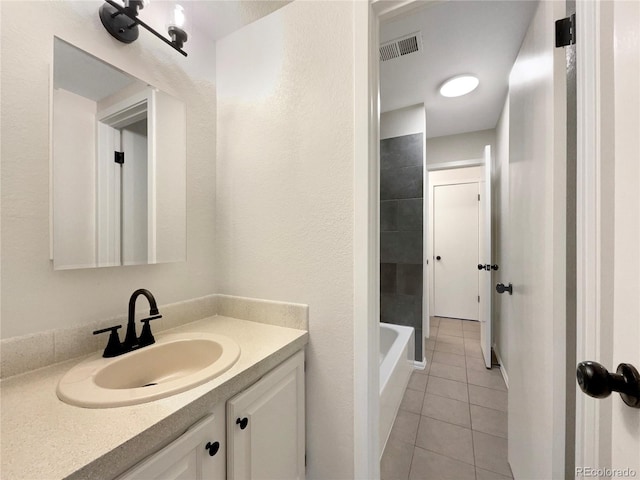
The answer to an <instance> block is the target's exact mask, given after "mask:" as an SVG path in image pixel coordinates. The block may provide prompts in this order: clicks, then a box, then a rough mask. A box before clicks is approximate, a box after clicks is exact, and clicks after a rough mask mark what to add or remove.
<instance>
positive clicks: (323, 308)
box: [216, 2, 354, 479]
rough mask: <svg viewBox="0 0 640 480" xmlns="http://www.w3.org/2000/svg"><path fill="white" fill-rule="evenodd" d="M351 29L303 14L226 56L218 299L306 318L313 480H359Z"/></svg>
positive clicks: (339, 12) (295, 8) (228, 43)
mask: <svg viewBox="0 0 640 480" xmlns="http://www.w3.org/2000/svg"><path fill="white" fill-rule="evenodd" d="M353 23H354V6H353V5H352V4H351V3H348V2H293V3H291V4H288V5H286V6H285V7H283V8H282V9H280V10H278V11H276V12H275V13H273V14H272V15H270V16H268V17H265V18H263V19H261V20H258V21H256V22H255V23H253V24H251V25H249V26H247V27H245V28H243V29H241V30H239V31H237V32H235V33H233V34H231V35H230V36H228V37H225V38H224V39H222V40H220V41H219V42H218V44H217V53H216V58H217V66H216V70H217V76H218V125H219V131H218V155H217V156H218V160H217V183H216V189H217V197H218V198H217V217H216V231H217V235H216V245H217V264H218V274H219V277H218V278H219V282H218V285H219V289H218V290H219V292H220V293H224V294H231V295H242V296H249V297H257V298H266V299H273V300H287V301H292V302H300V303H306V304H309V306H310V310H309V333H310V344H309V346H308V348H307V353H306V357H307V362H308V363H307V372H306V382H307V386H306V395H307V397H306V405H307V453H308V458H307V460H308V466H307V473H308V475H307V477H308V478H309V479H352V478H354V473H353V472H354V434H353V429H354V427H353V425H354V404H353V399H354V387H353V385H354V378H353V368H354V367H353V365H354V358H353V348H354V347H353V344H354V338H353V329H354V324H353V310H354V281H353V261H354V260H353V258H354V246H353V242H354V236H353V235H354V233H353V232H354V226H353V225H354V219H353V211H354V199H353V191H354V190H353V189H354V187H353V181H354V178H353V169H354V118H353V117H354V111H353V108H354V107H353V104H354V88H353V75H354V73H353V68H354V66H353V50H352V49H353V35H354V31H353ZM240 53H241V54H240Z"/></svg>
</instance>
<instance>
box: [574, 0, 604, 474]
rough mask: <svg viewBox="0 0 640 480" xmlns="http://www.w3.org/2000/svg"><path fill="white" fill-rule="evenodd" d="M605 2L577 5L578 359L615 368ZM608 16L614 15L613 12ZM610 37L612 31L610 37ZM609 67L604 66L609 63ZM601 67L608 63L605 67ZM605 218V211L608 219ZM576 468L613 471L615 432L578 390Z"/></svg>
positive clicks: (596, 405)
mask: <svg viewBox="0 0 640 480" xmlns="http://www.w3.org/2000/svg"><path fill="white" fill-rule="evenodd" d="M606 3H607V2H576V23H577V24H579V25H580V28H578V29H577V39H576V44H577V45H579V46H580V49H579V50H578V52H579V57H578V61H577V62H576V80H577V158H578V162H577V181H576V187H577V189H576V224H577V225H576V226H577V232H576V269H577V271H576V277H577V282H576V293H577V302H576V303H577V305H576V307H577V308H576V358H577V359H578V360H585V359H593V360H596V361H599V362H601V363H603V364H605V365H607V366H610V367H613V365H611V362H612V361H613V352H612V347H613V344H612V337H611V336H610V335H608V334H607V333H606V332H607V330H608V329H607V327H606V325H605V324H604V322H603V318H602V314H603V311H604V309H605V308H606V307H605V308H603V307H604V306H603V305H602V304H601V301H600V300H601V295H602V293H603V279H604V278H606V273H605V272H603V267H604V266H603V265H602V262H601V250H602V248H603V247H606V246H603V245H602V238H601V237H600V230H601V222H602V219H603V217H604V215H601V200H602V198H603V197H602V193H603V189H605V188H606V186H605V185H603V180H604V181H605V182H606V179H603V178H602V175H601V174H602V165H603V157H604V155H603V152H606V153H607V154H613V151H612V150H611V148H612V145H610V142H611V139H606V138H604V135H606V134H604V135H603V133H604V132H603V128H602V126H603V125H604V124H605V122H603V121H601V118H603V116H604V115H607V114H608V115H611V112H607V111H606V110H605V109H603V108H602V100H607V99H604V98H603V90H602V88H603V87H604V88H606V86H603V83H604V82H603V81H602V80H603V77H602V74H603V72H604V69H605V68H606V69H609V68H612V67H613V65H612V64H611V63H609V62H611V61H612V60H611V56H610V55H609V54H610V53H612V51H611V49H612V47H613V41H612V39H610V40H609V42H606V43H605V42H604V39H605V36H606V35H607V32H606V31H605V29H606V28H607V27H608V28H611V27H612V25H608V23H609V22H611V24H612V19H610V18H609V19H605V18H603V16H602V10H601V9H603V8H612V7H611V5H606ZM609 13H612V12H611V11H609ZM609 33H610V32H609ZM605 49H607V50H605ZM605 62H606V63H605ZM603 64H605V65H604V66H603ZM606 214H607V213H606V212H605V215H606ZM576 392H577V393H576V441H575V465H576V466H593V467H600V466H610V465H611V448H608V449H607V448H606V445H605V443H606V442H607V441H610V439H607V438H603V437H602V436H601V433H602V432H603V431H604V430H605V429H607V428H608V429H609V430H610V427H611V416H610V414H607V413H606V411H605V410H606V405H605V404H604V403H603V401H597V400H596V401H593V400H591V399H589V397H587V396H586V395H584V394H583V393H582V392H580V391H579V389H578V387H577V386H576Z"/></svg>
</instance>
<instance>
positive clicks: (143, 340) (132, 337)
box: [122, 288, 162, 352]
mask: <svg viewBox="0 0 640 480" xmlns="http://www.w3.org/2000/svg"><path fill="white" fill-rule="evenodd" d="M140 295H144V296H145V297H147V300H148V301H149V306H150V307H151V308H150V309H149V315H151V316H150V317H149V318H145V319H143V320H141V322H142V323H143V324H144V325H143V327H142V333H140V338H138V336H137V335H136V324H135V315H136V300H137V299H138V297H139V296H140ZM161 317H162V315H160V312H158V305H157V304H156V299H155V298H154V297H153V295H152V293H151V292H150V291H149V290H147V289H145V288H140V289H138V290H136V291H135V292H133V293H132V294H131V298H130V299H129V317H128V319H127V334H126V335H125V337H124V342H122V346H123V347H124V348H125V350H127V351H128V352H130V351H131V350H133V349H134V348H136V347H145V346H147V345H151V344H152V343H154V342H155V339H154V338H153V335H151V327H149V322H150V321H151V320H155V319H156V318H161Z"/></svg>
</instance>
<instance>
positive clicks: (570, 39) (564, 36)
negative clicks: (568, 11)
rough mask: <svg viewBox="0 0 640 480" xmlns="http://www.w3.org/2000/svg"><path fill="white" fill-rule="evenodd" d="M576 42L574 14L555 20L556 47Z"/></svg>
mask: <svg viewBox="0 0 640 480" xmlns="http://www.w3.org/2000/svg"><path fill="white" fill-rule="evenodd" d="M575 43H576V14H575V13H574V14H573V15H571V16H570V17H567V18H561V19H560V20H556V48H557V47H566V46H567V45H574V44H575Z"/></svg>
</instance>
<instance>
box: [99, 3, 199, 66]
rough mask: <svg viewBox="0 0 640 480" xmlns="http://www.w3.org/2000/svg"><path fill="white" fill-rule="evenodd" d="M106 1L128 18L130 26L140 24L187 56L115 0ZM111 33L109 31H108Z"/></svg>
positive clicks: (185, 54) (182, 51)
mask: <svg viewBox="0 0 640 480" xmlns="http://www.w3.org/2000/svg"><path fill="white" fill-rule="evenodd" d="M105 2H106V3H108V4H109V5H111V6H112V7H113V8H115V9H116V10H118V12H119V13H120V14H121V15H125V16H126V17H127V18H129V19H130V20H131V21H132V22H134V23H133V25H131V27H133V26H134V25H140V26H141V27H143V28H144V29H145V30H147V31H149V32H151V33H153V34H154V35H155V36H156V37H158V38H159V39H160V40H162V41H163V42H164V43H166V44H167V45H169V46H170V47H171V48H173V49H174V50H177V51H178V52H180V53H181V54H182V55H184V56H185V57H186V56H187V52H185V51H184V50H182V49H181V48H180V47H178V46H177V45H175V44H174V43H173V42H172V41H171V40H169V39H168V38H166V37H164V36H163V35H160V34H159V33H158V32H157V31H156V30H155V29H153V28H152V27H150V26H149V25H147V24H146V23H144V22H143V21H142V20H140V19H139V18H138V17H137V16H135V15H132V14H131V13H130V12H129V11H128V10H127V9H126V8H125V7H123V6H121V5H119V4H117V3H116V2H114V1H113V0H105ZM110 33H111V32H110Z"/></svg>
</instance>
